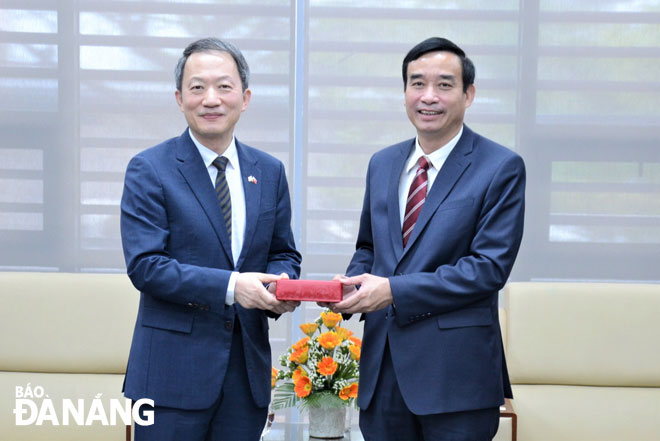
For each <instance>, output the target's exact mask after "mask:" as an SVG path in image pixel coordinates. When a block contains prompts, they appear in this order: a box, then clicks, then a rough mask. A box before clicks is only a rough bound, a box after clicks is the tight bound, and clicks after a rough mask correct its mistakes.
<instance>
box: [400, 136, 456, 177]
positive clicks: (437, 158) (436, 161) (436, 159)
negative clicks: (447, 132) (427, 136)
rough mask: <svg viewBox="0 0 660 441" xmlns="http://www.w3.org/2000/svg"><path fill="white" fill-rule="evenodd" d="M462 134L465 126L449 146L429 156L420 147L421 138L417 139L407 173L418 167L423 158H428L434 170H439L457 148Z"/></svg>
mask: <svg viewBox="0 0 660 441" xmlns="http://www.w3.org/2000/svg"><path fill="white" fill-rule="evenodd" d="M462 134H463V126H461V130H459V131H458V133H457V134H456V136H454V137H453V138H452V139H451V140H450V141H449V142H448V143H447V144H445V145H443V146H442V147H440V148H439V149H437V150H435V151H434V152H432V153H431V154H429V155H427V154H425V153H424V150H422V146H420V145H419V137H416V138H415V150H414V151H413V152H412V155H410V157H408V162H407V163H406V173H409V172H410V170H412V169H413V167H417V162H418V161H419V158H421V157H422V156H426V157H427V158H428V159H429V161H431V164H432V166H433V168H435V169H438V165H441V164H443V163H444V162H445V160H446V159H447V157H448V156H449V154H450V153H451V151H452V150H454V147H456V144H458V140H459V139H461V135H462Z"/></svg>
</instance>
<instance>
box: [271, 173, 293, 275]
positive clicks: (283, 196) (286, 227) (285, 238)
mask: <svg viewBox="0 0 660 441" xmlns="http://www.w3.org/2000/svg"><path fill="white" fill-rule="evenodd" d="M275 216H276V219H275V228H274V230H273V238H272V241H271V243H270V249H269V252H268V265H267V269H266V272H268V273H270V274H276V275H279V274H281V273H286V274H288V275H289V278H290V279H297V278H298V277H299V276H300V262H301V261H302V258H301V256H300V253H299V252H298V251H297V250H296V244H295V241H294V239H293V232H292V231H291V199H290V197H289V185H288V183H287V180H286V174H285V172H284V166H283V165H282V164H281V163H280V179H279V183H278V191H277V206H276V212H275Z"/></svg>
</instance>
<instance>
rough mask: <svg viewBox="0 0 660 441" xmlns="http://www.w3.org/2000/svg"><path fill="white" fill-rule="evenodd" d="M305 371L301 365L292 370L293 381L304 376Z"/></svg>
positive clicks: (305, 374)
mask: <svg viewBox="0 0 660 441" xmlns="http://www.w3.org/2000/svg"><path fill="white" fill-rule="evenodd" d="M306 376H307V372H305V369H303V368H302V366H298V368H296V370H295V371H293V377H292V379H293V382H294V383H296V382H297V381H298V379H299V378H300V377H306Z"/></svg>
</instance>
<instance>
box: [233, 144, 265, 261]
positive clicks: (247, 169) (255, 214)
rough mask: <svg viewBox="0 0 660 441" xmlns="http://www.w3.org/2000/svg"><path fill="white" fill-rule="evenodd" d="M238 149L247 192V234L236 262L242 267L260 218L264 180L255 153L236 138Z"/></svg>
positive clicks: (244, 186)
mask: <svg viewBox="0 0 660 441" xmlns="http://www.w3.org/2000/svg"><path fill="white" fill-rule="evenodd" d="M236 150H237V151H238V161H239V163H240V167H241V180H242V181H243V191H244V193H245V236H243V248H242V249H241V254H240V255H239V257H238V261H237V262H236V268H238V269H240V268H241V265H242V264H243V261H245V258H246V257H247V254H248V250H249V249H250V245H251V244H252V239H253V238H254V235H255V232H256V228H257V220H259V213H260V211H261V210H260V207H261V186H262V185H263V182H262V180H261V169H260V168H259V167H258V164H257V159H256V158H255V157H254V155H252V154H251V153H250V151H249V150H247V149H246V148H245V146H244V145H243V144H241V143H240V142H238V140H236ZM250 178H254V179H250Z"/></svg>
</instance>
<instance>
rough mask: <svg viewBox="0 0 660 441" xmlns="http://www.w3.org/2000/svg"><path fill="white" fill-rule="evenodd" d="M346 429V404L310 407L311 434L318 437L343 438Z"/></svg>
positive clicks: (312, 436)
mask: <svg viewBox="0 0 660 441" xmlns="http://www.w3.org/2000/svg"><path fill="white" fill-rule="evenodd" d="M345 431H346V406H342V407H310V408H309V436H310V437H311V438H318V439H342V438H344V432H345Z"/></svg>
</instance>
